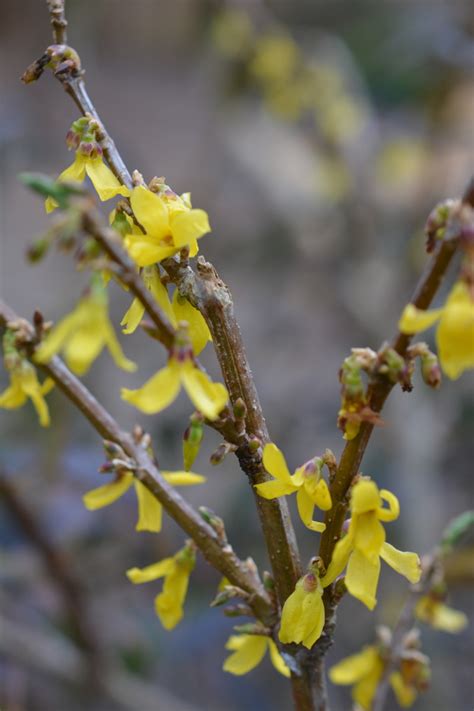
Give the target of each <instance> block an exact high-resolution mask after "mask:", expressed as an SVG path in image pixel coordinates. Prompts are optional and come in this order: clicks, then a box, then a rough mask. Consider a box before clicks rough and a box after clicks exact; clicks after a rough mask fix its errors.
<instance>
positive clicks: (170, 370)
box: [122, 329, 229, 420]
mask: <svg viewBox="0 0 474 711" xmlns="http://www.w3.org/2000/svg"><path fill="white" fill-rule="evenodd" d="M181 386H183V387H184V389H185V390H186V392H187V393H188V395H189V398H190V400H191V402H192V403H193V405H194V406H195V407H196V409H197V410H199V411H200V412H202V414H203V415H204V416H205V417H207V418H208V419H209V420H216V419H217V418H218V416H219V413H220V412H221V410H222V409H223V408H224V406H225V404H226V403H227V401H228V399H229V395H228V393H227V390H226V389H225V387H224V386H223V385H222V384H221V383H213V382H212V380H211V379H210V378H209V376H208V375H206V373H204V372H203V371H202V370H199V368H197V366H196V365H195V363H194V359H193V351H192V348H191V344H190V343H189V338H188V336H187V333H186V331H185V330H184V329H183V330H181V329H179V330H178V331H177V334H176V344H175V347H174V348H173V350H172V352H171V355H170V357H169V360H168V364H167V365H166V366H165V367H164V368H162V369H161V370H159V371H158V372H157V373H155V375H153V376H152V377H151V378H150V379H149V380H148V381H147V382H146V383H145V384H144V385H143V386H142V387H141V388H139V389H138V390H128V389H127V388H122V399H123V400H125V401H126V402H129V403H130V404H131V405H134V406H135V407H136V408H138V409H139V410H141V411H142V412H145V413H146V414H147V415H151V414H154V413H155V412H161V410H164V409H165V408H166V407H168V405H170V404H171V403H172V402H174V400H175V399H176V398H177V396H178V393H179V391H180V389H181Z"/></svg>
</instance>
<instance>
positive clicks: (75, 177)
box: [44, 152, 86, 213]
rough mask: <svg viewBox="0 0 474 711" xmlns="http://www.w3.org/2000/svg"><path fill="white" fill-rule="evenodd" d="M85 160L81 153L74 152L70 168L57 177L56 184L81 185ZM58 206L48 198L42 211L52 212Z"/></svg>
mask: <svg viewBox="0 0 474 711" xmlns="http://www.w3.org/2000/svg"><path fill="white" fill-rule="evenodd" d="M85 162H86V158H85V156H83V155H82V154H81V153H79V152H76V155H75V158H74V161H73V162H72V163H71V165H70V166H68V167H67V168H66V170H63V172H62V173H60V174H59V175H58V178H57V182H58V183H82V182H83V181H84V178H85V177H86V166H85ZM57 206H58V203H57V202H56V200H53V198H51V197H49V198H47V199H46V200H45V203H44V209H45V210H46V212H47V213H49V212H52V211H53V210H55V209H56V208H57Z"/></svg>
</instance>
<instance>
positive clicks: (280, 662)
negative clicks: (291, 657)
mask: <svg viewBox="0 0 474 711" xmlns="http://www.w3.org/2000/svg"><path fill="white" fill-rule="evenodd" d="M268 651H269V652H270V659H271V662H272V664H273V666H274V667H275V669H276V670H277V672H279V673H280V674H283V676H286V677H287V678H289V677H290V676H291V672H290V669H289V667H288V666H287V664H286V662H285V660H284V659H283V657H282V656H281V654H280V652H279V651H278V647H277V646H276V644H275V642H274V641H273V640H272V639H270V638H268Z"/></svg>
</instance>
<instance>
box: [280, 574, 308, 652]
mask: <svg viewBox="0 0 474 711" xmlns="http://www.w3.org/2000/svg"><path fill="white" fill-rule="evenodd" d="M306 594H307V593H306V592H305V591H304V589H303V584H302V580H299V581H298V582H297V583H296V588H295V589H294V591H293V592H292V593H291V595H290V596H289V597H288V598H287V599H286V600H285V604H284V605H283V610H282V613H281V626H280V631H279V633H278V639H279V640H280V642H283V644H288V643H290V642H297V643H299V642H301V639H302V634H303V632H302V630H298V625H299V624H300V619H301V610H302V607H303V601H304V598H305V596H306Z"/></svg>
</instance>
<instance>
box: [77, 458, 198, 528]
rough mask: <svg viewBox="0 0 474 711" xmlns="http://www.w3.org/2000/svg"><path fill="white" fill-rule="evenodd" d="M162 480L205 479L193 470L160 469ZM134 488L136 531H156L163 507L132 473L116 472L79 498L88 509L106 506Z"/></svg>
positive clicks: (187, 481)
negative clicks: (105, 481) (136, 508)
mask: <svg viewBox="0 0 474 711" xmlns="http://www.w3.org/2000/svg"><path fill="white" fill-rule="evenodd" d="M161 474H162V476H163V478H164V479H165V481H167V482H168V484H172V485H173V486H193V485H194V484H203V483H204V482H205V481H206V478H205V477H203V476H201V475H200V474H194V473H193V472H181V471H178V472H165V471H162V472H161ZM132 484H133V486H134V487H135V493H136V495H137V499H138V521H137V525H136V530H137V531H152V532H153V533H159V532H160V531H161V525H162V519H163V507H162V506H161V504H160V502H159V501H158V499H156V498H155V497H154V496H153V494H152V493H151V492H150V491H149V490H148V489H147V488H146V486H145V485H144V484H142V482H141V481H139V480H138V479H136V478H135V477H134V476H133V474H132V472H125V473H124V474H120V475H119V476H118V477H117V478H116V479H115V481H112V482H110V483H109V484H104V486H99V487H98V488H97V489H92V491H88V492H87V494H84V496H83V497H82V500H83V502H84V505H85V507H86V508H87V509H89V511H95V510H96V509H101V508H103V507H104V506H109V504H113V503H114V501H117V499H119V498H120V497H121V496H123V494H125V492H126V491H128V490H129V489H130V487H131V486H132Z"/></svg>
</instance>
